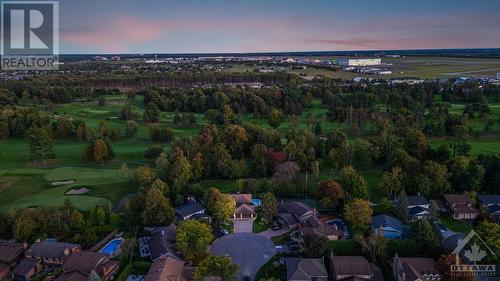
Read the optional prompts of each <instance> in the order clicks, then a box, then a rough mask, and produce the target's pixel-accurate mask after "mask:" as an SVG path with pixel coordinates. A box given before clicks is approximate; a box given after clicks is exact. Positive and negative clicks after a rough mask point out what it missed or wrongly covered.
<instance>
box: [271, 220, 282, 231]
mask: <svg viewBox="0 0 500 281" xmlns="http://www.w3.org/2000/svg"><path fill="white" fill-rule="evenodd" d="M271 229H272V230H280V229H281V225H280V224H279V223H278V222H277V221H274V222H273V223H272V224H271Z"/></svg>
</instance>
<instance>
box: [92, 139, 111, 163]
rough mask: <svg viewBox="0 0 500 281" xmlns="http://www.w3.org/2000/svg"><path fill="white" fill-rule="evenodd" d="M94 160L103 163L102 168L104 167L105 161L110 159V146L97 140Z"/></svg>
mask: <svg viewBox="0 0 500 281" xmlns="http://www.w3.org/2000/svg"><path fill="white" fill-rule="evenodd" d="M93 152H94V160H96V161H101V166H103V165H104V159H106V158H108V156H109V151H108V146H107V145H106V143H105V142H104V141H103V140H102V139H97V140H96V141H95V144H94V151H93Z"/></svg>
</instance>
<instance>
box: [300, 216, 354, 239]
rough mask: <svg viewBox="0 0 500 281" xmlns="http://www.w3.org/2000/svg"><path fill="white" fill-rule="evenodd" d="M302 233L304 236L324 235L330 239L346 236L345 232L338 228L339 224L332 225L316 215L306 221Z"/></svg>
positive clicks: (301, 229)
mask: <svg viewBox="0 0 500 281" xmlns="http://www.w3.org/2000/svg"><path fill="white" fill-rule="evenodd" d="M300 234H301V236H302V237H313V238H314V237H323V238H326V239H328V240H338V239H341V238H342V237H343V236H344V232H343V231H342V230H340V229H338V227H337V225H330V224H328V223H326V222H323V221H320V220H319V219H318V218H316V217H309V218H308V219H307V220H306V221H305V222H304V224H303V225H302V228H300Z"/></svg>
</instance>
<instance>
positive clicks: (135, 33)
mask: <svg viewBox="0 0 500 281" xmlns="http://www.w3.org/2000/svg"><path fill="white" fill-rule="evenodd" d="M161 31H162V25H161V24H159V23H158V22H154V21H147V20H143V19H138V18H132V17H124V18H117V19H111V20H109V21H107V22H106V23H101V24H99V25H98V26H95V27H90V28H86V29H82V30H75V31H63V32H62V34H61V37H62V40H63V41H64V42H67V43H70V44H73V45H81V46H84V47H86V48H92V49H96V50H102V51H105V52H112V53H113V52H116V53H117V52H123V51H127V47H130V45H131V44H142V43H148V42H150V41H152V40H154V39H155V38H157V36H159V35H160V34H161Z"/></svg>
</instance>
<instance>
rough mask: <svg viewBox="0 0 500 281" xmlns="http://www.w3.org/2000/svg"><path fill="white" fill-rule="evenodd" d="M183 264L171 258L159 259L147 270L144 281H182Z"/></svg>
mask: <svg viewBox="0 0 500 281" xmlns="http://www.w3.org/2000/svg"><path fill="white" fill-rule="evenodd" d="M183 271H184V262H183V261H181V260H178V259H175V258H172V257H167V258H161V259H159V260H157V261H155V262H154V263H153V264H152V265H151V267H150V268H149V271H148V274H147V275H146V277H145V279H144V280H145V281H182V280H185V279H184V278H183V276H182V273H183Z"/></svg>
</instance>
